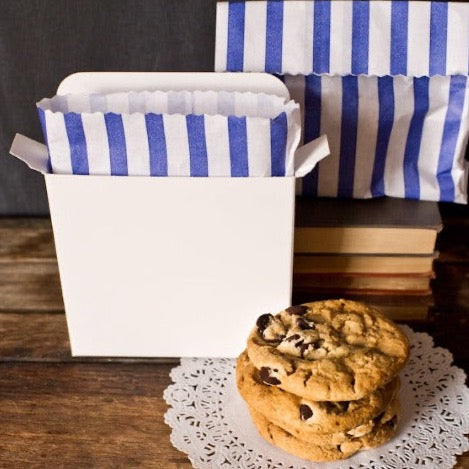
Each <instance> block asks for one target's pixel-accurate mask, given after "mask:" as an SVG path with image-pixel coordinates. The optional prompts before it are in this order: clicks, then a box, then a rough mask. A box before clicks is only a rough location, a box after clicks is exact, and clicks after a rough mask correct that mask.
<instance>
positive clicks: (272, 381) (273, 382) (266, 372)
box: [259, 366, 281, 386]
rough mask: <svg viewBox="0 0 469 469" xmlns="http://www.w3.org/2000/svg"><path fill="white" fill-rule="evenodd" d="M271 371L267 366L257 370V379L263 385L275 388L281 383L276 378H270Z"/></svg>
mask: <svg viewBox="0 0 469 469" xmlns="http://www.w3.org/2000/svg"><path fill="white" fill-rule="evenodd" d="M271 371H272V369H271V368H268V367H267V366H263V367H262V368H261V369H260V370H259V377H260V378H261V380H262V382H264V383H265V384H269V385H270V386H277V385H278V384H280V383H281V381H280V380H279V379H278V378H276V377H275V376H271V375H270V373H271Z"/></svg>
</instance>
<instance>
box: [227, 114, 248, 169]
mask: <svg viewBox="0 0 469 469" xmlns="http://www.w3.org/2000/svg"><path fill="white" fill-rule="evenodd" d="M228 135H229V142H230V163H231V176H232V177H246V176H249V164H248V138H247V129H246V118H245V117H236V116H229V117H228Z"/></svg>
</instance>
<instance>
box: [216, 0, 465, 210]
mask: <svg viewBox="0 0 469 469" xmlns="http://www.w3.org/2000/svg"><path fill="white" fill-rule="evenodd" d="M468 51H469V3H467V2H458V3H452V2H449V3H446V2H429V1H380V0H373V1H363V0H345V1H343V0H336V1H323V0H316V1H293V0H292V1H281V0H279V1H249V2H223V3H219V4H218V5H217V35H216V53H215V64H216V65H215V68H216V70H217V71H225V70H228V71H267V72H271V73H276V74H280V75H281V78H282V79H283V80H284V82H285V84H286V86H287V88H288V89H289V91H290V95H291V97H292V98H293V99H295V100H296V101H297V102H299V103H300V106H301V112H302V116H303V137H304V142H308V141H309V140H310V139H314V138H316V137H317V136H318V135H319V134H327V136H328V140H329V144H330V147H331V155H330V157H329V158H327V159H325V160H324V161H321V162H320V163H319V164H318V166H317V167H316V168H315V169H314V170H313V171H312V172H311V173H310V174H309V175H307V176H306V177H305V178H304V179H303V180H301V181H300V184H301V185H299V186H300V187H299V189H300V192H301V193H302V194H304V195H319V196H333V197H354V198H368V197H377V196H382V195H389V196H393V197H403V198H409V199H424V200H434V201H447V202H462V203H464V202H467V179H468V169H469V167H468V163H467V161H466V160H465V158H464V153H465V148H466V145H467V140H468V136H469V82H468V74H469V60H468Z"/></svg>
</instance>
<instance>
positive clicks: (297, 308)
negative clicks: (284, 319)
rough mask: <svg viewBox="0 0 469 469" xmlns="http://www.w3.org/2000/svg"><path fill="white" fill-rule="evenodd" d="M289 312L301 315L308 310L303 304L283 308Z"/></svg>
mask: <svg viewBox="0 0 469 469" xmlns="http://www.w3.org/2000/svg"><path fill="white" fill-rule="evenodd" d="M285 311H286V312H287V313H289V314H295V315H297V316H303V315H304V314H306V313H307V312H308V308H307V307H306V306H303V305H298V306H290V307H289V308H287V309H286V310H285Z"/></svg>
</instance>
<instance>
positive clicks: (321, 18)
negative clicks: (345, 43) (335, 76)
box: [313, 0, 331, 73]
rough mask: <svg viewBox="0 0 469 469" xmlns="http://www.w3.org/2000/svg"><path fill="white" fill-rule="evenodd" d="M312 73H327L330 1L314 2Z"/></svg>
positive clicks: (328, 62)
mask: <svg viewBox="0 0 469 469" xmlns="http://www.w3.org/2000/svg"><path fill="white" fill-rule="evenodd" d="M313 36H314V37H313V73H328V72H329V64H330V48H331V45H330V43H331V3H330V1H329V0H316V1H315V2H314V29H313Z"/></svg>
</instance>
